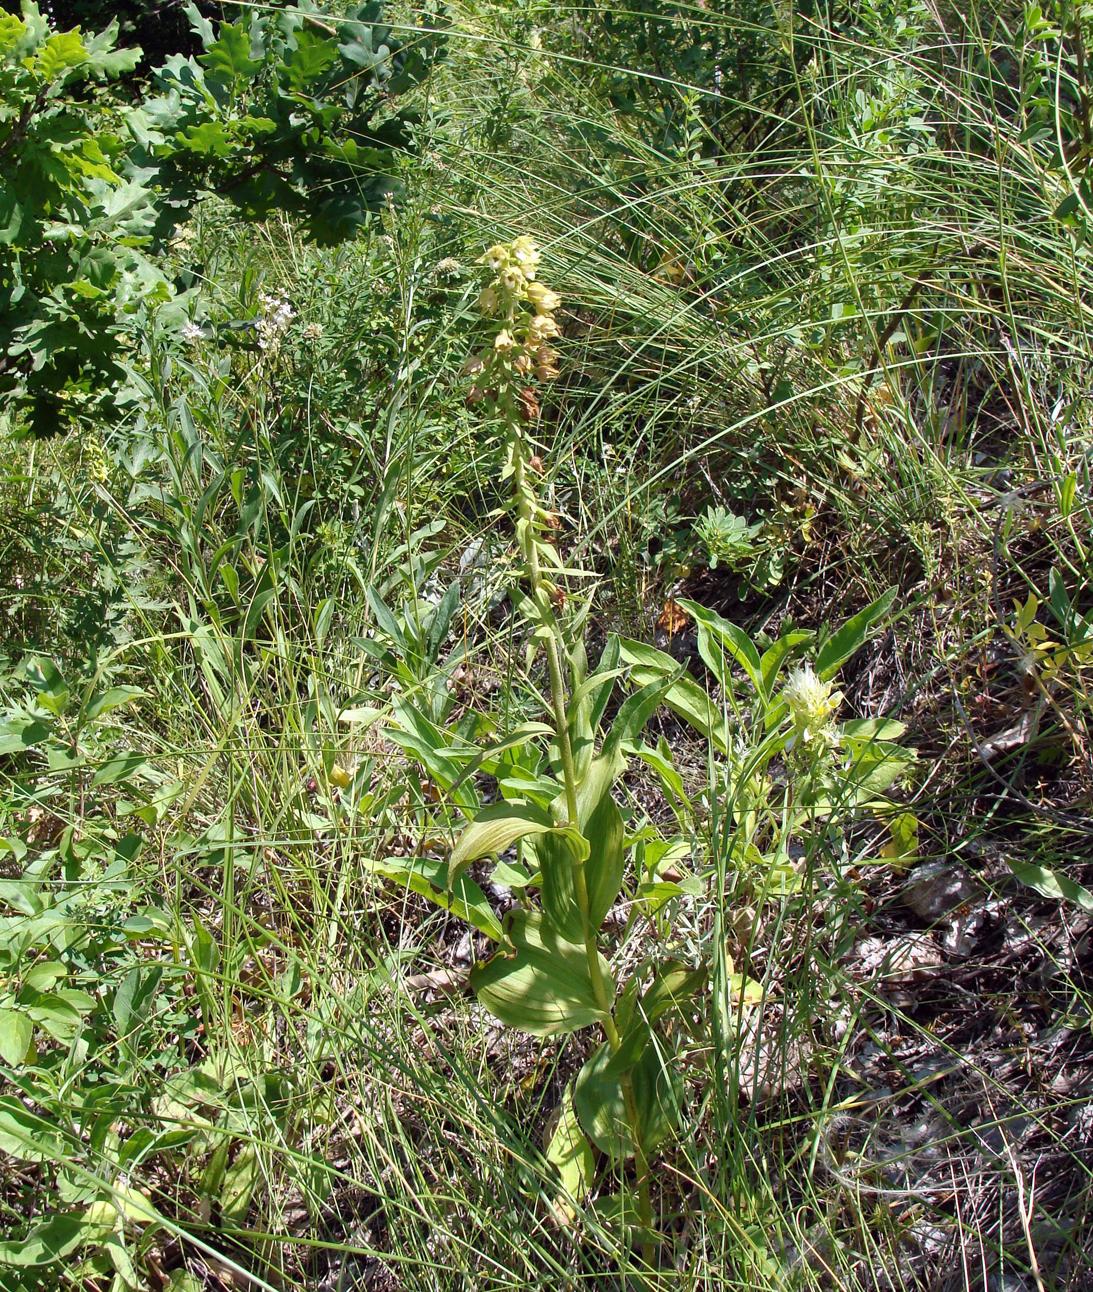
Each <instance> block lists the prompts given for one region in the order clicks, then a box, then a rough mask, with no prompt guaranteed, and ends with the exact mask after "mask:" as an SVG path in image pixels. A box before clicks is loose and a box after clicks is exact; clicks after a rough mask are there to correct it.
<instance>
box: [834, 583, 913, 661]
mask: <svg viewBox="0 0 1093 1292" xmlns="http://www.w3.org/2000/svg"><path fill="white" fill-rule="evenodd" d="M897 592H898V589H897V588H889V589H888V591H887V592H885V593H883V594H882V595H881V596H879V597H878V598H877V599H876V601H872V602H870V603H869V605H867V606H866V607H865V609H864V610H859V611H858V613H857V614H856V615H854V616H853V617H852V618H850V619H848V620H847V621H846V623H845V624H843V626H842V627H841V628H840V629H839V630H838V632H836V633H835V634H834V636H832V637H829V638H828V640H827V641H826V642H825V643H824V644H823V646H821V647H820V650H819V653H818V654H817V656H816V672H817V673H818V674H819V675H820V677H821V678H823V680H824V681H827V680H828V679H829V678H832V677H834V676H835V674H836V673H837V672H838V671H839V668H840V667H841V665H843V664H845V663H846V661H847V660H848V659H849V658H850V657H851V655H853V654H854V652H855V651H857V650H859V649H860V648H861V647H862V646H863V645H864V644H865V640H866V638H867V637H868V636H869V630H870V629H871V628H872V627H873V625H874V624H876V623H878V622H879V621H880V620H881V619H883V618H884V617H885V616H886V615H887V614H888V612H889V610H891V608H892V603H893V602H894V601H895V599H896V594H897Z"/></svg>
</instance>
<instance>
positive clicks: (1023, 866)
mask: <svg viewBox="0 0 1093 1292" xmlns="http://www.w3.org/2000/svg"><path fill="white" fill-rule="evenodd" d="M1006 861H1007V864H1008V865H1009V868H1010V870H1012V871H1013V873H1014V874H1015V875H1016V876H1017V878H1018V879H1019V880H1020V881H1021V883H1022V884H1027V885H1028V886H1029V888H1034V889H1035V890H1036V892H1038V893H1040V894H1041V895H1042V896H1044V897H1054V898H1058V899H1059V900H1060V901H1063V902H1071V903H1073V905H1075V906H1078V907H1080V908H1081V909H1082V910H1083V911H1085V912H1086V914H1087V915H1093V893H1091V892H1090V891H1089V889H1088V888H1085V887H1084V886H1083V885H1081V884H1079V883H1078V881H1077V880H1076V879H1071V878H1070V876H1069V875H1064V874H1063V873H1062V872H1061V871H1059V870H1051V869H1049V868H1048V867H1047V866H1038V865H1036V864H1035V862H1031V861H1016V860H1014V859H1013V858H1012V857H1008V858H1007V859H1006Z"/></svg>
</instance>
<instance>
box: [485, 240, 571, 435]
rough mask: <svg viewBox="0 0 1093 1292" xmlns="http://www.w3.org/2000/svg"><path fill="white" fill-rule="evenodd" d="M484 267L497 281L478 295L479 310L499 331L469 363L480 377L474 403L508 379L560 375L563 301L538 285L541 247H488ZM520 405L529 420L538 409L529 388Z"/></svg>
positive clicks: (520, 243)
mask: <svg viewBox="0 0 1093 1292" xmlns="http://www.w3.org/2000/svg"><path fill="white" fill-rule="evenodd" d="M480 263H481V264H484V265H486V266H488V268H489V269H490V271H491V272H492V274H493V277H492V279H491V281H490V282H489V283H488V284H487V285H486V286H485V287H484V288H483V289H482V291H481V293H480V294H479V297H478V308H479V309H480V310H481V311H482V313H483V314H484V315H485V316H486V318H488V319H496V320H497V322H498V324H499V326H498V327H497V328H496V330H495V331H494V333H493V341H492V343H491V345H489V346H488V347H487V348H486V349H485V350H483V351H482V352H481V353H480V354H478V355H476V356H475V357H474V358H473V359H471V360H470V361H469V362H468V364H467V371H468V372H471V373H473V374H474V375H475V377H476V380H475V384H474V386H473V387H472V389H471V395H470V398H471V401H472V402H474V401H475V400H478V399H482V398H484V397H486V396H487V395H489V394H490V391H491V389H496V388H497V387H498V386H500V385H502V384H504V383H505V382H506V380H507V379H508V377H509V376H510V374H515V376H517V377H519V378H523V379H527V378H529V377H531V376H532V375H534V376H535V377H536V379H537V380H539V381H551V380H553V379H554V378H555V377H557V375H558V354H557V352H556V351H555V350H554V349H553V348H552V347H551V345H550V342H551V341H552V340H554V338H555V337H557V336H558V335H559V333H560V328H559V327H558V323H557V320H556V319H555V318H554V311H555V310H556V309H557V308H558V307H559V306H560V305H561V303H562V298H561V297H560V296H559V295H558V293H557V292H554V291H551V289H550V288H549V287H546V286H544V285H543V284H542V283H540V282H537V281H536V275H537V274H538V271H539V248H538V247H537V246H536V245H535V243H534V242H533V241H532V239H531V238H529V237H527V236H526V235H525V236H523V237H520V238H517V239H516V240H515V241H514V242H511V243H500V242H499V243H497V244H495V245H494V246H492V247H490V249H489V250H488V251H487V252H486V254H485V255H484V256H483V257H482V258H481V261H480ZM521 404H522V405H523V407H524V412H525V415H526V416H529V417H530V416H531V415H532V414H533V411H534V410H535V409H536V404H535V400H534V398H533V392H531V391H530V389H527V390H525V391H523V392H521Z"/></svg>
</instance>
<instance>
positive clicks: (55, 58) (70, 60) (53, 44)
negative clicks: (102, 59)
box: [28, 31, 88, 81]
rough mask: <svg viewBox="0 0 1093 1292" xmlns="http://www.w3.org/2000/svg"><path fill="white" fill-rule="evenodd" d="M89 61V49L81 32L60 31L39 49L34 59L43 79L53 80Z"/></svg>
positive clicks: (35, 67)
mask: <svg viewBox="0 0 1093 1292" xmlns="http://www.w3.org/2000/svg"><path fill="white" fill-rule="evenodd" d="M28 61H29V60H28ZM87 61H88V57H87V49H86V47H85V46H84V43H83V40H82V39H81V37H80V33H79V32H78V31H58V32H55V33H54V34H53V35H52V36H50V38H49V39H48V40H47V41H46V43H45V44H44V45H43V46H42V47H41V49H40V50H39V51H38V53H37V55H36V57H35V59H34V70H35V71H36V72H37V73H38V74H39V75H40V76H41V77H42V79H43V80H46V81H52V80H55V79H56V78H57V77H58V76H60V75H61V74H62V73H63V72H68V71H71V70H72V69H73V68H75V67H82V66H83V65H84V64H85V63H86V62H87Z"/></svg>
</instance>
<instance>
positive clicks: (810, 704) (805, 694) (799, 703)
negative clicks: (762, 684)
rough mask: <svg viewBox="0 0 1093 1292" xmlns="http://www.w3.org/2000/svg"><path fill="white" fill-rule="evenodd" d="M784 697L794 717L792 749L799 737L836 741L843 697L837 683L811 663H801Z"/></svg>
mask: <svg viewBox="0 0 1093 1292" xmlns="http://www.w3.org/2000/svg"><path fill="white" fill-rule="evenodd" d="M782 697H783V698H784V700H785V702H786V704H787V706H788V707H789V714H790V717H791V718H792V719H793V735H792V737H791V738H790V743H789V745H787V748H792V746H793V745H795V744H796V743H797V741H798V740H800V741H801V742H802V743H803V744H807V743H808V742H809V741H815V742H816V743H817V744H823V745H832V744H834V743H835V724H834V722H833V721H832V719H833V717H834V714H835V711H836V710H837V709H838V707H839V705H840V704H841V703H842V698H843V697H842V694H841V693H840V692H838V691H836V690H835V687H834V683H832V682H824V681H822V680H821V679H820V678H819V677H818V676H817V674H816V670H815V669H814V668H813V667H812V665H811V664H801V665H800V666H799V667H798V668H795V669H794V670H793V671H792V672H791V673H790V675H789V677H788V679H787V680H786V684H785V686H784V687H783V688H782Z"/></svg>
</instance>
